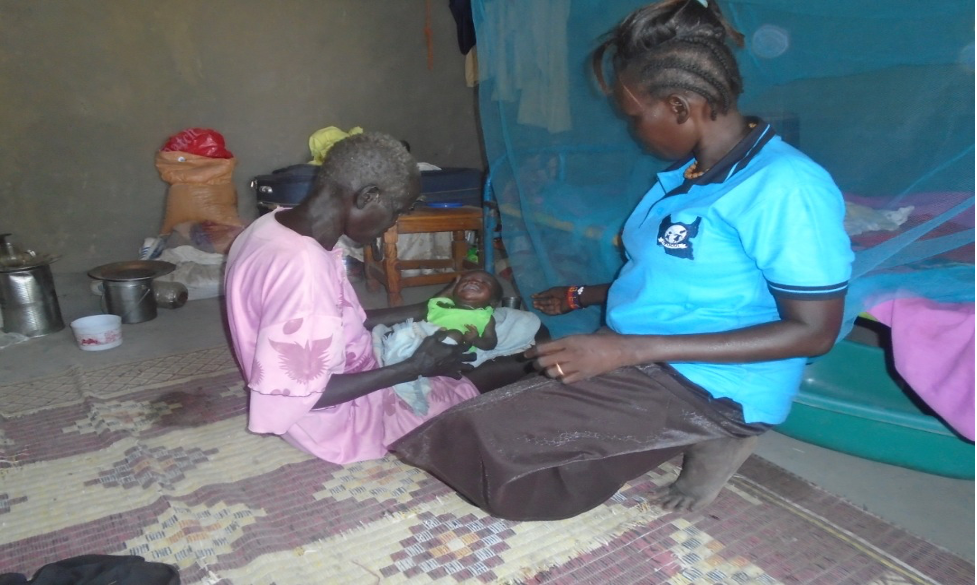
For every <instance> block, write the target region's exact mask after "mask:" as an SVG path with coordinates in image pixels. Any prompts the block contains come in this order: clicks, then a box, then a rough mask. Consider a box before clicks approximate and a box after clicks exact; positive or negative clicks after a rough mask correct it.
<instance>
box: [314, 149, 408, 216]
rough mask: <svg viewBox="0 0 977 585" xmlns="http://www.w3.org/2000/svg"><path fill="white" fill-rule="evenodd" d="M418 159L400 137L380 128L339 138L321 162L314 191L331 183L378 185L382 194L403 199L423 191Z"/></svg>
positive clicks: (353, 188) (346, 188) (350, 187)
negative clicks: (379, 130)
mask: <svg viewBox="0 0 977 585" xmlns="http://www.w3.org/2000/svg"><path fill="white" fill-rule="evenodd" d="M420 183H421V173H420V171H419V170H418V168H417V161H416V160H415V159H414V157H413V156H412V155H411V154H410V152H408V151H407V147H406V146H404V144H403V143H401V142H400V141H399V140H397V139H395V138H394V137H392V136H389V135H387V134H383V133H380V132H364V133H362V134H354V135H352V136H349V137H348V138H344V139H343V140H340V141H339V142H337V143H336V144H335V145H334V146H333V147H332V148H331V149H330V150H329V154H328V155H327V156H326V158H325V160H324V161H323V162H322V167H321V168H320V169H319V172H318V174H317V175H316V181H315V188H314V191H321V190H322V189H323V187H326V186H327V185H332V186H335V187H339V188H340V189H341V190H343V191H357V190H359V189H360V188H362V187H364V186H366V185H371V184H372V185H376V186H377V187H378V188H379V189H380V192H381V194H382V195H384V196H386V197H390V198H396V200H398V201H401V200H403V199H404V198H406V197H408V196H410V197H412V198H414V197H417V196H418V195H419V194H420Z"/></svg>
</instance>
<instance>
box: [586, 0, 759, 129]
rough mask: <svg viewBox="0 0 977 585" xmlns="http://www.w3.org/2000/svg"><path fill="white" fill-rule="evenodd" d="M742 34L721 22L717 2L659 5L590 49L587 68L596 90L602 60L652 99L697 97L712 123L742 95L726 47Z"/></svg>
mask: <svg viewBox="0 0 977 585" xmlns="http://www.w3.org/2000/svg"><path fill="white" fill-rule="evenodd" d="M727 39H729V40H732V42H733V43H735V44H736V45H737V46H739V47H742V46H743V35H742V34H740V32H739V31H737V30H736V29H734V28H733V27H732V25H730V23H729V22H728V21H727V20H726V18H725V17H723V14H722V12H721V11H720V10H719V5H718V4H716V0H705V6H704V5H703V3H702V2H700V0H662V1H661V2H656V3H654V4H649V5H647V6H645V7H643V8H639V9H638V10H635V11H634V12H632V13H631V14H629V15H628V16H627V17H626V18H625V19H624V20H622V21H621V23H620V24H618V25H617V26H616V27H614V28H613V29H612V30H611V31H610V32H609V33H608V34H607V36H606V37H605V39H604V40H603V42H602V43H601V44H600V45H599V46H598V47H597V49H595V50H594V52H593V55H592V63H591V64H592V67H593V70H594V74H595V75H596V76H597V80H598V82H599V83H600V85H601V88H602V89H603V90H604V91H605V92H607V91H609V89H608V83H607V80H606V79H605V77H604V71H603V64H604V57H605V55H610V58H611V65H612V66H613V68H614V74H615V75H616V76H618V77H620V76H621V75H627V76H628V77H629V78H630V79H633V80H635V81H636V82H637V83H639V84H640V85H639V89H640V90H641V91H643V92H644V93H646V94H648V95H649V96H651V97H656V98H657V97H663V96H664V95H666V94H667V93H668V92H670V91H675V90H687V91H690V92H694V93H697V94H699V95H701V96H702V97H703V98H704V99H705V100H706V102H707V103H708V104H709V107H710V108H711V109H712V118H713V119H715V118H716V116H717V114H720V113H722V114H725V113H727V112H728V111H729V109H730V107H731V106H733V105H734V103H735V102H736V98H737V96H739V95H740V94H741V93H743V78H742V77H740V71H739V66H738V65H737V64H736V58H735V57H734V56H733V53H732V50H731V49H730V47H729V45H728V44H727V42H726V41H727Z"/></svg>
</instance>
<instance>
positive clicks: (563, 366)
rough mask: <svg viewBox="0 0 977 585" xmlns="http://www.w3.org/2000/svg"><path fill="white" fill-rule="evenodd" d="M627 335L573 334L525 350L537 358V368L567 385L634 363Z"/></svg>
mask: <svg viewBox="0 0 977 585" xmlns="http://www.w3.org/2000/svg"><path fill="white" fill-rule="evenodd" d="M629 337H630V336H628V335H619V334H617V333H612V332H601V333H598V334H593V335H571V336H568V337H562V338H560V339H556V340H554V341H548V342H546V343H541V344H539V345H537V346H535V347H532V348H530V349H529V350H527V351H526V354H525V355H526V357H529V358H535V359H536V369H537V370H540V371H545V372H546V375H547V376H549V377H551V378H556V379H558V380H560V381H561V382H564V383H566V384H572V383H573V382H577V381H580V380H586V379H587V378H592V377H594V376H598V375H600V374H605V373H607V372H610V371H613V370H616V369H617V368H620V367H622V366H627V365H632V364H635V363H638V362H636V361H634V356H633V352H632V351H631V344H630V343H629V340H628V338H629Z"/></svg>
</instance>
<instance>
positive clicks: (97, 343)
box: [71, 315, 122, 351]
mask: <svg viewBox="0 0 977 585" xmlns="http://www.w3.org/2000/svg"><path fill="white" fill-rule="evenodd" d="M71 331H72V332H73V333H74V334H75V341H77V342H78V347H79V348H81V349H82V350H84V351H102V350H104V349H112V348H113V347H119V346H120V345H122V317H120V316H118V315H91V316H90V317H82V318H81V319H75V320H74V321H72V322H71Z"/></svg>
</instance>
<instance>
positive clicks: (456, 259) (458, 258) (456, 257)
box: [451, 230, 468, 272]
mask: <svg viewBox="0 0 977 585" xmlns="http://www.w3.org/2000/svg"><path fill="white" fill-rule="evenodd" d="M451 238H452V239H451V260H452V262H453V263H454V270H455V272H460V271H461V270H462V268H464V265H465V257H466V256H468V240H466V239H465V232H464V230H456V231H453V232H451Z"/></svg>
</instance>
